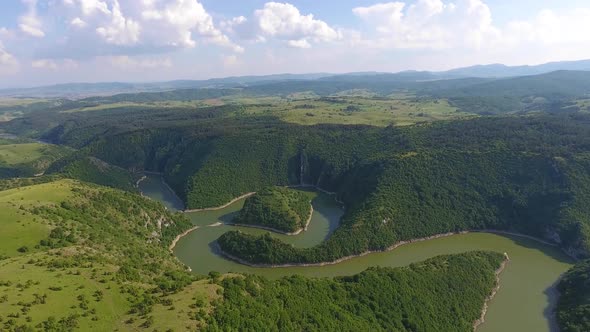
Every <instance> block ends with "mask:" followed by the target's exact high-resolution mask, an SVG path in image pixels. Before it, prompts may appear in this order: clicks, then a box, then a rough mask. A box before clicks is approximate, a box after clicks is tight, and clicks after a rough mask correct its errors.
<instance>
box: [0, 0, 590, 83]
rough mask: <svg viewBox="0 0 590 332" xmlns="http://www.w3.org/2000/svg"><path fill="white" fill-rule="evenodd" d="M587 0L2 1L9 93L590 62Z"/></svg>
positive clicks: (0, 58)
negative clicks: (49, 87) (107, 84)
mask: <svg viewBox="0 0 590 332" xmlns="http://www.w3.org/2000/svg"><path fill="white" fill-rule="evenodd" d="M588 17H590V1H588V0H568V1H554V0H397V1H386V0H381V1H371V0H357V1H353V0H338V1H332V0H331V1H318V0H293V1H288V2H280V1H279V2H271V1H264V0H240V1H237V0H3V1H1V2H0V87H14V86H34V85H42V84H53V83H64V82H97V81H161V80H172V79H204V78H210V77H222V76H229V75H262V74H273V73H285V72H291V73H309V72H334V73H342V72H353V71H387V72H392V71H401V70H408V69H417V70H444V69H449V68H454V67H460V66H468V65H474V64H487V63H505V64H510V65H520V64H538V63H543V62H549V61H561V60H577V59H585V58H590V34H588V33H587V31H590V20H589V19H588Z"/></svg>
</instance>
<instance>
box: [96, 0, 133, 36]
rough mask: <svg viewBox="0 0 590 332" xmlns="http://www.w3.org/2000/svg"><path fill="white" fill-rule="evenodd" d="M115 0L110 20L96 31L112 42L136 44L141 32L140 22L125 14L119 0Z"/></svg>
mask: <svg viewBox="0 0 590 332" xmlns="http://www.w3.org/2000/svg"><path fill="white" fill-rule="evenodd" d="M113 1H114V2H113V8H112V13H111V20H110V22H108V25H105V26H100V27H98V28H96V33H97V34H98V35H99V36H101V37H102V38H103V39H104V40H105V41H106V42H107V43H110V44H115V45H133V44H136V43H137V42H138V41H139V34H140V31H141V27H140V25H139V23H138V22H136V21H134V20H133V19H131V18H126V17H125V16H123V13H122V12H121V7H120V5H119V1H118V0H113Z"/></svg>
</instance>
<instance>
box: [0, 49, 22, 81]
mask: <svg viewBox="0 0 590 332" xmlns="http://www.w3.org/2000/svg"><path fill="white" fill-rule="evenodd" d="M18 69H19V63H18V61H17V60H16V58H15V57H14V56H13V55H12V54H10V53H8V51H7V50H6V49H5V48H4V45H3V44H2V42H1V41H0V75H10V74H14V73H16V72H17V71H18Z"/></svg>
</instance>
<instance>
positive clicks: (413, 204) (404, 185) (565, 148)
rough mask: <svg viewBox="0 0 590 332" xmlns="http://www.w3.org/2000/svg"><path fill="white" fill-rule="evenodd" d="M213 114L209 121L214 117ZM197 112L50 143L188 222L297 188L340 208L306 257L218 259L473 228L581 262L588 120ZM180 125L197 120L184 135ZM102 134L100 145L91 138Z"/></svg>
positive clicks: (370, 246)
mask: <svg viewBox="0 0 590 332" xmlns="http://www.w3.org/2000/svg"><path fill="white" fill-rule="evenodd" d="M218 109H219V111H220V113H219V112H218V113H215V114H216V116H220V114H223V110H224V109H225V108H224V107H222V108H218ZM202 112H204V113H203V114H201V113H200V112H198V111H197V112H194V114H190V115H188V114H186V113H183V112H180V113H174V112H172V111H165V112H163V113H162V116H163V118H162V121H147V113H143V112H138V113H137V114H135V113H125V117H124V118H121V119H119V118H118V117H119V116H118V115H115V116H111V115H112V113H110V112H106V113H105V114H106V115H108V116H106V115H105V114H103V115H102V116H99V115H98V114H96V115H93V116H89V117H88V118H86V120H85V122H81V123H78V124H77V125H75V126H73V125H70V126H61V127H56V128H55V129H52V130H50V131H48V133H47V135H48V137H51V138H52V139H54V140H56V141H57V142H58V143H61V144H66V145H70V146H73V147H76V148H79V149H80V150H79V154H86V155H88V156H92V157H95V158H98V159H100V160H102V161H105V162H108V163H110V164H112V165H117V166H120V167H122V168H124V169H127V170H130V171H137V170H144V169H145V170H150V171H159V172H163V173H164V178H165V179H166V181H167V182H168V183H169V184H170V186H171V187H172V188H173V189H174V190H175V191H176V192H177V193H178V194H179V196H180V197H181V198H182V199H183V200H184V201H185V203H186V205H187V207H188V208H191V209H192V208H205V207H211V206H219V205H222V204H225V203H227V202H228V201H230V200H231V199H233V198H234V197H237V196H240V195H242V194H244V193H248V192H252V191H259V190H261V189H263V188H265V187H267V186H273V185H279V186H284V185H293V184H300V183H302V182H303V183H306V184H313V185H317V186H319V187H320V188H323V189H325V190H328V191H333V192H336V193H337V196H338V198H339V199H340V200H342V201H343V202H344V203H345V205H346V207H347V209H346V214H345V215H344V217H343V219H342V222H341V225H340V227H339V228H338V229H337V230H336V232H335V233H334V234H333V235H332V236H331V237H330V238H329V239H328V240H327V241H326V242H325V243H323V244H321V245H319V246H317V247H315V248H311V249H295V248H291V247H290V246H289V245H286V244H284V243H281V242H279V241H277V240H273V239H269V238H262V237H261V238H251V237H247V236H242V235H240V234H236V233H230V234H226V235H225V236H223V237H221V238H220V240H219V244H220V245H221V247H222V249H223V250H225V251H226V252H227V253H229V254H231V255H233V256H236V257H239V258H241V259H244V260H247V261H250V262H252V263H262V264H283V263H316V262H322V261H333V260H336V259H339V258H342V257H345V256H350V255H356V254H360V253H362V252H365V251H368V250H383V249H386V248H388V247H389V246H391V245H393V244H395V243H396V242H399V241H405V240H409V239H413V238H419V237H426V236H431V235H434V234H439V233H447V232H456V231H462V230H477V229H499V230H509V231H517V232H521V233H525V234H529V235H533V236H537V237H541V238H546V239H548V240H550V241H557V242H558V243H560V244H561V245H562V246H563V247H564V248H565V249H567V250H569V251H570V252H571V253H572V254H575V255H578V256H585V255H588V252H589V248H590V220H589V219H588V215H589V213H588V212H590V211H588V206H587V204H585V203H584V202H585V201H586V197H588V196H589V195H590V178H588V175H587V174H589V173H588V170H589V169H590V159H589V154H588V151H590V116H588V115H586V114H582V113H574V114H559V115H536V116H510V117H480V118H475V119H470V120H463V121H448V122H447V121H440V122H435V123H432V124H423V125H416V126H411V127H391V126H390V127H386V128H377V127H370V126H360V125H357V126H343V125H315V126H300V125H293V124H287V123H284V122H280V121H278V120H277V119H275V118H273V117H272V116H267V115H261V116H248V117H244V118H233V119H232V118H216V117H215V116H214V117H211V118H209V117H206V116H205V114H209V112H212V110H202ZM185 115H186V116H190V117H191V118H193V119H201V120H199V121H197V122H196V123H195V122H190V121H189V122H188V123H187V122H186V121H185V120H186V119H185V118H184V117H185ZM152 116H153V115H152ZM136 117H138V118H136ZM144 117H145V118H146V120H145V121H144V120H139V119H144ZM99 125H100V126H99ZM99 127H100V128H101V129H100V130H101V132H100V134H99V133H98V132H97V133H96V134H91V133H92V131H93V130H95V129H98V128H99ZM105 130H106V133H105ZM89 135H90V136H89ZM92 135H98V136H96V138H92ZM302 168H303V169H304V172H303V173H302V172H301V169H302ZM268 241H271V243H267V242H268Z"/></svg>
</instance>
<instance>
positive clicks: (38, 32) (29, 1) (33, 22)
mask: <svg viewBox="0 0 590 332" xmlns="http://www.w3.org/2000/svg"><path fill="white" fill-rule="evenodd" d="M22 2H23V3H24V4H25V5H26V6H27V12H26V13H25V14H24V15H22V16H20V17H19V18H18V27H19V29H20V30H21V31H22V32H24V33H25V34H28V35H30V36H33V37H37V38H41V37H45V32H44V31H43V27H42V23H41V20H40V19H39V17H38V16H37V0H22Z"/></svg>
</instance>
